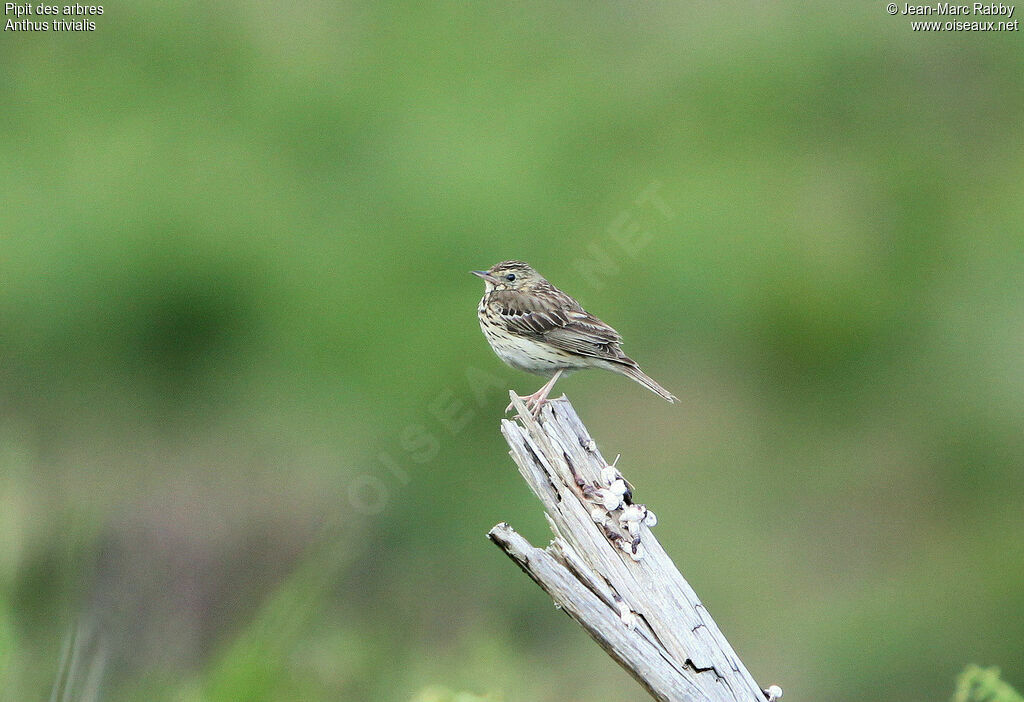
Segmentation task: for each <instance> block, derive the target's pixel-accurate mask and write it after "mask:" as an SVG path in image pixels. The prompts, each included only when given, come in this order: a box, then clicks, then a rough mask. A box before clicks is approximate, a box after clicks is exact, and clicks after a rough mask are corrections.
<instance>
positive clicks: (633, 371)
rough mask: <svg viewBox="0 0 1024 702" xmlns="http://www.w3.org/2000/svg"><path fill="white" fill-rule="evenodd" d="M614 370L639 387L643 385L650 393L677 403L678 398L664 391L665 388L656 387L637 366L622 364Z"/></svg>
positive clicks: (651, 379) (652, 380) (649, 377)
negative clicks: (630, 379) (638, 384)
mask: <svg viewBox="0 0 1024 702" xmlns="http://www.w3.org/2000/svg"><path fill="white" fill-rule="evenodd" d="M616 370H618V371H619V372H620V373H622V374H623V375H624V376H626V377H627V378H632V379H633V380H635V381H636V382H638V383H640V384H641V385H643V386H644V387H645V388H647V389H648V390H650V391H651V392H655V393H657V394H659V395H661V396H662V397H664V398H665V399H666V400H668V401H669V402H679V398H678V397H676V396H675V395H673V394H672V393H670V392H669V391H668V390H666V389H665V388H663V387H661V386H660V385H658V384H657V383H656V382H655V381H654V378H652V377H651V376H649V375H647V374H646V373H644V372H643V371H642V370H640V368H639V367H638V366H631V365H627V364H622V365H620V366H619V367H618V368H617V369H616Z"/></svg>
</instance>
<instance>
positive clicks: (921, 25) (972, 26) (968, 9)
mask: <svg viewBox="0 0 1024 702" xmlns="http://www.w3.org/2000/svg"><path fill="white" fill-rule="evenodd" d="M885 11H886V12H887V13H888V14H890V15H893V16H900V17H908V18H910V29H911V31H914V32H1019V31H1020V19H1015V18H1014V14H1015V13H1016V11H1017V8H1016V6H1015V5H1006V4H1003V3H985V2H975V3H970V4H967V5H960V4H956V3H950V2H939V3H935V4H934V5H911V4H910V3H906V2H904V3H895V2H890V3H889V4H888V5H886V6H885ZM925 18H927V19H925Z"/></svg>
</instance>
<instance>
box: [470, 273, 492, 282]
mask: <svg viewBox="0 0 1024 702" xmlns="http://www.w3.org/2000/svg"><path fill="white" fill-rule="evenodd" d="M470 273H472V274H473V275H475V276H476V277H477V278H483V279H484V280H486V281H487V282H488V283H493V284H495V285H497V284H498V279H497V278H495V277H494V276H493V275H491V274H490V273H488V272H487V271H470Z"/></svg>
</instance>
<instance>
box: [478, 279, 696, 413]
mask: <svg viewBox="0 0 1024 702" xmlns="http://www.w3.org/2000/svg"><path fill="white" fill-rule="evenodd" d="M471 272H472V273H473V275H476V276H479V277H481V278H483V279H484V296H483V298H481V300H480V305H479V307H477V316H478V317H479V319H480V328H481V329H482V330H483V332H484V336H485V337H487V341H488V343H490V345H491V348H492V349H494V353H496V354H498V358H500V359H501V360H503V361H504V362H505V363H507V364H508V365H510V366H512V367H513V368H518V369H519V370H524V371H527V372H529V373H536V374H537V375H543V376H547V377H550V378H551V379H550V380H549V381H548V382H547V383H545V384H544V387H542V388H541V389H540V390H538V391H537V392H535V393H533V394H532V395H528V396H526V397H523V398H522V399H523V400H525V401H526V405H527V407H528V408H530V409H531V411H532V412H533V413H534V415H536V414H538V413H539V412H540V408H541V405H542V404H543V403H544V402H545V401H546V400H547V397H548V393H550V392H551V388H552V387H553V386H554V384H555V381H557V380H558V378H559V376H560V375H562V374H563V373H569V372H571V371H575V370H580V369H582V368H604V369H605V370H610V371H613V372H615V373H621V374H622V375H624V376H626V377H627V378H631V379H633V380H635V381H636V382H638V383H640V384H641V385H643V386H644V387H645V388H647V389H648V390H650V391H651V392H655V393H657V394H659V395H661V396H662V397H664V398H665V399H666V400H668V401H669V402H677V401H678V398H676V396H675V395H673V394H672V393H670V392H669V391H668V390H666V389H665V388H663V387H661V386H660V385H658V383H656V382H655V381H654V379H653V378H651V377H650V376H648V375H647V374H646V373H644V372H643V371H642V370H640V366H638V365H637V363H636V361H634V360H633V359H632V358H630V357H629V356H627V355H626V354H624V353H623V352H622V349H621V348H620V344H621V342H622V337H621V336H619V333H618V332H617V331H615V330H614V329H612V328H611V327H610V326H608V325H607V324H605V323H604V322H602V321H601V320H600V319H598V318H597V317H595V316H594V315H592V314H590V313H589V312H587V311H586V310H584V309H583V307H582V306H581V305H580V303H578V302H576V300H574V299H573V298H571V297H570V296H569V295H566V294H565V293H564V292H562V291H561V290H559V289H558V288H556V287H555V286H554V285H552V284H551V283H549V282H548V281H547V280H545V279H544V276H542V275H540V274H539V273H538V272H537V271H535V270H533V269H532V268H531V267H530V266H529V265H528V264H526V263H523V262H522V261H502V262H501V263H498V264H496V265H494V266H492V267H491V268H490V269H489V270H486V271H471ZM511 408H512V406H511V405H509V407H508V408H507V409H506V411H508V409H511Z"/></svg>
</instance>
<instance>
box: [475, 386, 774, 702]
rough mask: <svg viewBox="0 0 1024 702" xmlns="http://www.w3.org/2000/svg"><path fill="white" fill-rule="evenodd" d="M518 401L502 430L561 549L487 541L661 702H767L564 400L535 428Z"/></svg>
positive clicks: (501, 528) (516, 539)
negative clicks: (618, 496)
mask: <svg viewBox="0 0 1024 702" xmlns="http://www.w3.org/2000/svg"><path fill="white" fill-rule="evenodd" d="M512 398H513V404H515V406H516V409H517V410H518V412H519V416H518V417H517V418H516V420H508V419H504V420H502V422H501V432H502V434H504V436H505V439H506V440H507V441H508V445H509V447H510V448H511V451H510V453H511V456H512V459H513V460H514V461H515V462H516V464H517V465H518V466H519V472H520V473H521V474H522V476H523V478H525V479H526V482H527V483H528V484H529V486H530V489H531V490H533V492H534V494H535V495H536V496H537V497H538V498H539V499H540V501H541V503H542V504H543V507H544V510H545V512H546V514H547V518H548V522H549V523H550V525H551V529H552V531H553V532H554V540H553V541H552V542H551V544H550V545H549V546H548V547H547V548H545V549H539V548H535V547H534V546H531V545H530V544H529V543H528V542H527V541H526V539H524V538H523V537H522V536H520V535H519V534H517V533H516V532H515V531H514V530H513V529H512V528H511V527H510V526H509V525H508V524H505V523H501V524H498V525H496V526H495V527H494V528H493V529H491V531H490V533H489V534H488V537H489V538H490V539H491V540H492V541H493V542H494V543H495V544H497V545H498V547H499V548H501V549H502V550H503V551H504V552H505V553H506V554H507V555H508V556H509V557H510V558H511V559H512V560H513V561H515V562H516V563H517V564H519V566H520V567H521V568H522V569H523V571H524V572H526V573H527V574H528V575H529V576H530V577H531V578H533V580H534V581H535V582H536V583H537V584H538V585H540V586H541V587H542V588H543V589H544V590H545V591H546V592H547V593H548V594H549V595H550V596H551V597H552V599H553V600H554V601H555V604H556V605H557V606H558V607H560V608H561V609H563V610H564V611H565V612H566V613H568V614H569V616H571V617H572V618H573V619H575V620H576V621H577V622H579V623H580V624H581V625H582V626H583V628H584V629H586V631H587V633H589V634H590V636H591V637H592V638H593V639H594V640H595V641H597V642H598V644H600V645H601V647H602V648H604V650H605V651H607V652H608V654H609V655H610V656H611V657H612V658H614V659H615V660H616V661H617V662H618V663H619V665H621V666H622V667H623V668H625V669H626V670H627V671H628V672H629V673H630V674H631V675H632V676H633V677H634V678H636V679H637V681H638V682H640V684H641V685H643V686H644V687H645V688H646V689H647V690H648V692H650V694H651V695H652V696H653V697H654V698H655V699H658V700H664V701H666V702H765V699H766V695H765V693H764V692H762V690H761V688H760V687H758V685H757V683H755V682H754V679H753V678H752V677H751V675H750V673H749V672H747V669H746V667H744V665H743V663H742V662H741V661H740V659H739V657H738V656H737V655H736V652H735V651H733V649H732V646H730V645H729V642H728V641H726V639H725V636H724V635H723V634H722V632H721V631H720V630H719V629H718V626H717V625H716V624H715V622H714V620H712V619H711V615H710V614H709V613H708V611H707V608H705V607H704V605H703V604H701V601H700V599H699V598H698V597H697V594H696V593H695V592H694V591H693V588H691V587H690V585H689V583H687V582H686V580H685V579H684V578H683V576H682V575H680V573H679V571H678V570H677V569H676V567H675V565H674V564H673V563H672V560H671V559H670V558H669V557H668V555H667V554H666V553H665V551H664V549H663V548H662V547H661V544H660V543H658V540H657V539H656V538H655V537H654V534H653V533H652V532H651V528H650V526H648V524H651V523H652V522H653V521H654V519H653V518H652V517H646V518H644V516H643V515H646V514H647V511H646V509H645V508H644V507H643V506H642V505H631V490H627V492H626V494H625V495H623V499H622V501H621V502H620V503H619V504H618V505H617V506H616V493H617V492H619V491H621V490H622V489H623V484H622V483H618V484H616V483H615V480H616V479H620V478H621V476H620V475H619V474H618V473H617V470H616V469H614V468H610V467H609V466H608V463H607V462H606V461H605V460H604V458H603V457H602V456H601V454H600V452H599V451H598V450H597V445H596V443H595V442H594V441H593V439H591V438H590V435H589V434H588V432H587V430H586V427H584V426H583V423H582V422H581V421H580V419H579V417H578V416H577V415H576V412H575V411H574V410H573V408H572V405H570V404H569V401H568V400H566V399H564V398H563V399H559V400H554V401H551V402H549V403H547V404H545V405H544V407H543V409H542V411H541V413H540V416H539V417H538V419H537V420H534V419H533V417H532V416H531V415H530V414H529V413H528V412H527V410H526V408H525V407H524V406H523V404H522V402H521V401H520V400H519V399H518V398H517V397H516V396H515V395H514V394H513V395H512ZM625 485H626V486H627V487H628V483H626V484H625Z"/></svg>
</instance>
